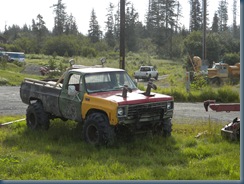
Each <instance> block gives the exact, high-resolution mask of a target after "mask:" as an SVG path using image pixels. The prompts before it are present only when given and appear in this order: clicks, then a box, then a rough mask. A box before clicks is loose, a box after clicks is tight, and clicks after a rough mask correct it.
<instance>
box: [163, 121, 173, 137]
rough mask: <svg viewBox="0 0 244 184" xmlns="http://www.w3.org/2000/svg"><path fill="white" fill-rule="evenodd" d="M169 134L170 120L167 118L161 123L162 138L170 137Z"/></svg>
mask: <svg viewBox="0 0 244 184" xmlns="http://www.w3.org/2000/svg"><path fill="white" fill-rule="evenodd" d="M171 132H172V123H171V118H168V119H166V120H164V121H163V136H164V137H169V136H171Z"/></svg>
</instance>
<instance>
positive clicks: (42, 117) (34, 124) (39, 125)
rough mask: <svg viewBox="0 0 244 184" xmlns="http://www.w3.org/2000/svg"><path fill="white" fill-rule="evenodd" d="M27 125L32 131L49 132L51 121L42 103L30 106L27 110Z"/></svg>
mask: <svg viewBox="0 0 244 184" xmlns="http://www.w3.org/2000/svg"><path fill="white" fill-rule="evenodd" d="M26 124H27V127H28V128H30V129H32V130H39V129H44V130H48V128H49V125H50V121H49V118H48V114H47V113H46V112H45V111H44V109H43V106H42V104H41V103H40V102H36V103H34V104H30V105H29V106H28V108H27V110H26Z"/></svg>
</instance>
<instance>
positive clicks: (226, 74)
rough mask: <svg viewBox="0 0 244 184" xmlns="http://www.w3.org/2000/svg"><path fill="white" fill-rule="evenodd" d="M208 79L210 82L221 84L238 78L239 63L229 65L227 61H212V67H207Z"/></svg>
mask: <svg viewBox="0 0 244 184" xmlns="http://www.w3.org/2000/svg"><path fill="white" fill-rule="evenodd" d="M208 79H209V81H210V83H216V84H221V83H223V82H226V81H231V82H235V81H236V80H237V81H239V80H240V63H236V64H235V65H229V64H227V63H222V62H219V63H213V67H212V68H208Z"/></svg>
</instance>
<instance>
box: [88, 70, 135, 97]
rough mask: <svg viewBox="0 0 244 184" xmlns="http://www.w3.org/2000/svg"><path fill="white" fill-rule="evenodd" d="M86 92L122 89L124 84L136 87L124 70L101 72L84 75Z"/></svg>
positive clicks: (132, 87)
mask: <svg viewBox="0 0 244 184" xmlns="http://www.w3.org/2000/svg"><path fill="white" fill-rule="evenodd" d="M85 83H86V89H87V92H88V93H95V92H104V91H116V90H122V88H123V87H124V85H127V86H128V87H130V88H131V89H137V88H136V86H135V84H134V82H133V81H132V79H131V78H130V77H129V75H128V74H127V73H126V72H103V73H91V74H86V75H85Z"/></svg>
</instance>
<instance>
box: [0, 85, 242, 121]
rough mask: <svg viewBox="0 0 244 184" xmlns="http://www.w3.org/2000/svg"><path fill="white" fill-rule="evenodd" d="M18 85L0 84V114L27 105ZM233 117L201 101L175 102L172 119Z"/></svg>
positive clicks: (17, 111) (21, 111) (18, 112)
mask: <svg viewBox="0 0 244 184" xmlns="http://www.w3.org/2000/svg"><path fill="white" fill-rule="evenodd" d="M19 88H20V87H19V86H0V116H3V115H24V114H25V113H26V108H27V105H26V104H24V103H22V101H21V99H20V96H19ZM235 117H240V112H229V113H227V112H214V111H212V110H211V109H209V112H206V111H205V109H204V107H203V103H202V102H199V103H175V110H174V117H173V118H174V119H177V122H178V121H179V122H180V119H190V120H191V121H193V122H194V120H195V119H198V120H206V119H209V118H210V120H211V121H213V120H214V121H215V120H216V121H220V122H230V121H232V120H233V119H234V118H235Z"/></svg>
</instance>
